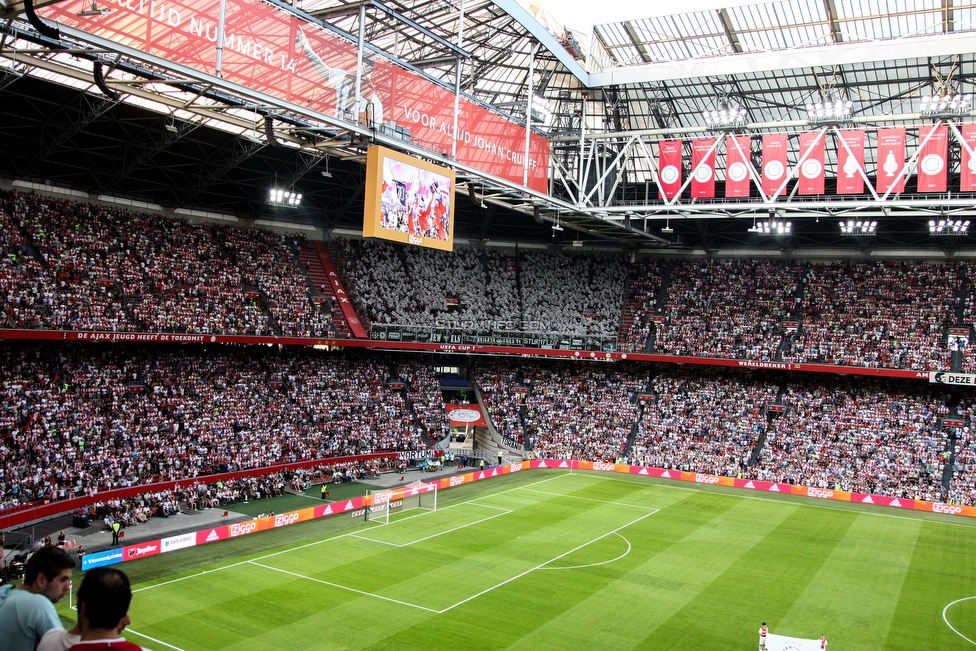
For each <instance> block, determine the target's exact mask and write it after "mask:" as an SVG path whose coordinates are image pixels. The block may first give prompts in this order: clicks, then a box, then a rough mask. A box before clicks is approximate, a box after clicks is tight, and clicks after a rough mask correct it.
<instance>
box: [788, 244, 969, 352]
mask: <svg viewBox="0 0 976 651" xmlns="http://www.w3.org/2000/svg"><path fill="white" fill-rule="evenodd" d="M958 279H959V269H958V265H957V264H955V263H942V264H930V263H926V262H914V261H913V262H908V261H900V262H896V261H890V260H889V261H879V262H854V261H847V262H835V263H829V264H817V265H813V266H812V267H810V268H809V270H808V272H807V275H806V277H805V282H806V287H805V292H804V297H803V310H802V320H803V326H802V333H798V334H795V335H793V336H792V337H790V339H789V340H788V342H786V344H785V345H784V353H783V359H784V360H785V361H790V362H817V363H825V364H843V365H846V366H867V367H887V368H907V369H912V370H920V371H921V370H943V371H944V370H949V366H950V364H951V353H950V351H949V346H948V344H947V340H946V337H947V328H948V326H950V325H952V323H954V322H955V307H956V297H957V293H958V282H959V280H958Z"/></svg>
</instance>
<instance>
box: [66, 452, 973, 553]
mask: <svg viewBox="0 0 976 651" xmlns="http://www.w3.org/2000/svg"><path fill="white" fill-rule="evenodd" d="M537 468H555V469H565V470H595V471H597V472H617V473H622V474H629V475H641V476H644V477H659V478H661V479H671V480H675V481H687V482H694V483H696V484H710V485H718V486H730V487H733V488H743V489H748V490H755V491H763V492H767V493H780V494H783V495H802V496H804V497H813V498H817V499H824V500H837V501H841V502H856V503H859V504H872V505H876V506H887V507H892V508H899V509H908V510H910V511H927V512H930V513H943V514H947V515H961V516H967V517H976V508H974V507H971V506H959V505H958V504H943V503H941V502H926V501H923V500H909V499H899V498H894V497H884V496H881V495H867V494H864V493H850V492H847V491H838V490H829V489H824V488H810V487H807V486H793V485H791V484H777V483H773V482H768V481H758V480H755V479H752V480H750V479H734V478H732V477H720V476H718V475H709V474H705V473H696V472H684V471H681V470H667V469H665V468H648V467H644V466H630V465H626V464H621V463H604V462H601V461H573V460H561V459H556V460H550V459H536V460H532V461H523V462H521V463H513V464H511V465H507V466H493V467H491V468H486V469H485V470H477V471H474V472H469V473H465V474H463V475H454V476H453V477H444V478H443V479H439V480H437V481H436V482H431V484H430V485H433V484H436V485H437V490H439V491H440V490H445V489H448V488H454V487H455V486H462V485H464V484H470V483H472V482H476V481H482V480H484V479H491V478H493V477H500V476H502V475H509V474H512V473H514V472H521V471H524V470H534V469H537ZM420 490H421V491H428V490H431V489H425V488H421V489H420ZM412 494H414V491H411V490H410V489H409V488H406V487H404V488H396V489H393V490H391V491H390V492H388V493H379V494H377V495H378V496H382V497H378V499H377V500H376V503H377V504H378V503H380V502H382V501H384V500H386V499H389V500H391V501H392V500H402V499H403V498H404V497H407V496H410V495H412ZM366 508H376V506H374V505H373V504H370V501H369V500H368V499H367V498H365V497H357V498H354V499H351V500H345V501H342V502H333V503H330V504H320V505H318V506H314V507H310V508H307V509H302V510H300V511H289V512H287V513H281V514H278V515H273V516H268V517H265V518H254V519H252V520H245V521H243V522H236V523H234V524H230V525H222V526H220V527H213V528H208V529H202V530H200V531H196V532H193V533H189V534H181V535H179V536H173V537H171V538H163V539H162V540H153V541H150V542H144V543H138V544H135V545H129V546H128V547H125V548H124V549H118V548H116V549H110V550H107V551H105V552H98V553H97V554H88V555H87V556H85V558H84V559H83V562H82V568H81V569H82V570H88V569H91V568H93V567H99V566H101V565H112V564H115V563H122V562H127V561H132V560H136V559H138V558H143V557H145V556H151V555H155V554H158V553H166V552H170V551H174V550H176V549H184V548H186V547H193V546H195V545H204V544H207V543H212V542H217V541H218V540H227V539H229V538H239V537H241V536H247V535H250V534H252V533H257V532H259V531H268V530H269V529H276V528H278V527H285V526H288V525H292V524H295V523H296V522H305V521H306V520H313V519H316V518H322V517H327V516H332V515H342V514H346V515H351V516H352V517H362V516H363V514H364V510H365V509H366Z"/></svg>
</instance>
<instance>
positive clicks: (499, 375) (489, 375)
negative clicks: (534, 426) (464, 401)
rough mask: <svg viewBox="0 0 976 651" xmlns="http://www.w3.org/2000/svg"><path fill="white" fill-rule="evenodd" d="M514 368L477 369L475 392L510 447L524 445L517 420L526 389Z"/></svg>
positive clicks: (522, 430)
mask: <svg viewBox="0 0 976 651" xmlns="http://www.w3.org/2000/svg"><path fill="white" fill-rule="evenodd" d="M521 377H522V375H521V368H520V367H519V366H518V365H516V364H506V363H504V362H494V363H490V364H482V365H479V367H478V371H477V381H478V388H479V390H480V391H481V398H482V400H484V403H485V408H486V409H487V411H488V419H489V420H490V421H491V423H492V425H493V426H494V428H495V431H497V432H498V434H499V435H500V436H501V437H502V438H503V439H505V441H506V442H507V443H508V445H509V446H510V447H513V448H516V449H518V448H520V447H524V445H525V426H524V425H523V423H522V418H521V416H520V413H521V410H522V408H523V406H524V405H525V398H526V396H527V395H528V392H529V387H527V386H526V385H525V383H524V382H523V381H522V380H521Z"/></svg>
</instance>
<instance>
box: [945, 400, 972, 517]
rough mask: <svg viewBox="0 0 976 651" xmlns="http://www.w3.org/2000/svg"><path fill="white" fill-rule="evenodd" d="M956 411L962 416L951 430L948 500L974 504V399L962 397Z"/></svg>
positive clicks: (969, 504) (956, 502) (955, 502)
mask: <svg viewBox="0 0 976 651" xmlns="http://www.w3.org/2000/svg"><path fill="white" fill-rule="evenodd" d="M958 412H959V414H960V416H961V417H962V418H963V425H962V426H961V427H956V428H954V431H953V433H954V435H955V438H956V441H955V447H954V449H953V454H952V479H951V480H950V482H949V501H951V502H953V503H954V504H964V505H966V506H976V401H974V400H973V399H972V398H971V397H967V398H964V399H963V400H961V401H960V403H959V407H958Z"/></svg>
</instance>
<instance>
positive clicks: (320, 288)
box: [298, 246, 352, 339]
mask: <svg viewBox="0 0 976 651" xmlns="http://www.w3.org/2000/svg"><path fill="white" fill-rule="evenodd" d="M298 258H299V259H300V260H301V261H302V264H303V265H305V269H306V271H308V277H309V278H311V279H312V284H313V291H312V300H313V301H315V304H316V305H318V304H320V303H325V304H327V305H330V306H332V324H333V325H334V326H335V329H336V332H337V333H338V335H339V337H340V338H341V339H352V331H351V330H350V328H349V324H348V323H346V317H345V316H344V315H343V314H342V310H340V309H339V303H338V301H337V300H336V295H335V291H333V289H332V283H331V282H329V274H328V273H327V272H326V271H325V267H323V266H322V261H321V260H320V259H319V254H318V252H317V251H316V250H315V249H310V248H306V247H303V246H300V247H298Z"/></svg>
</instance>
